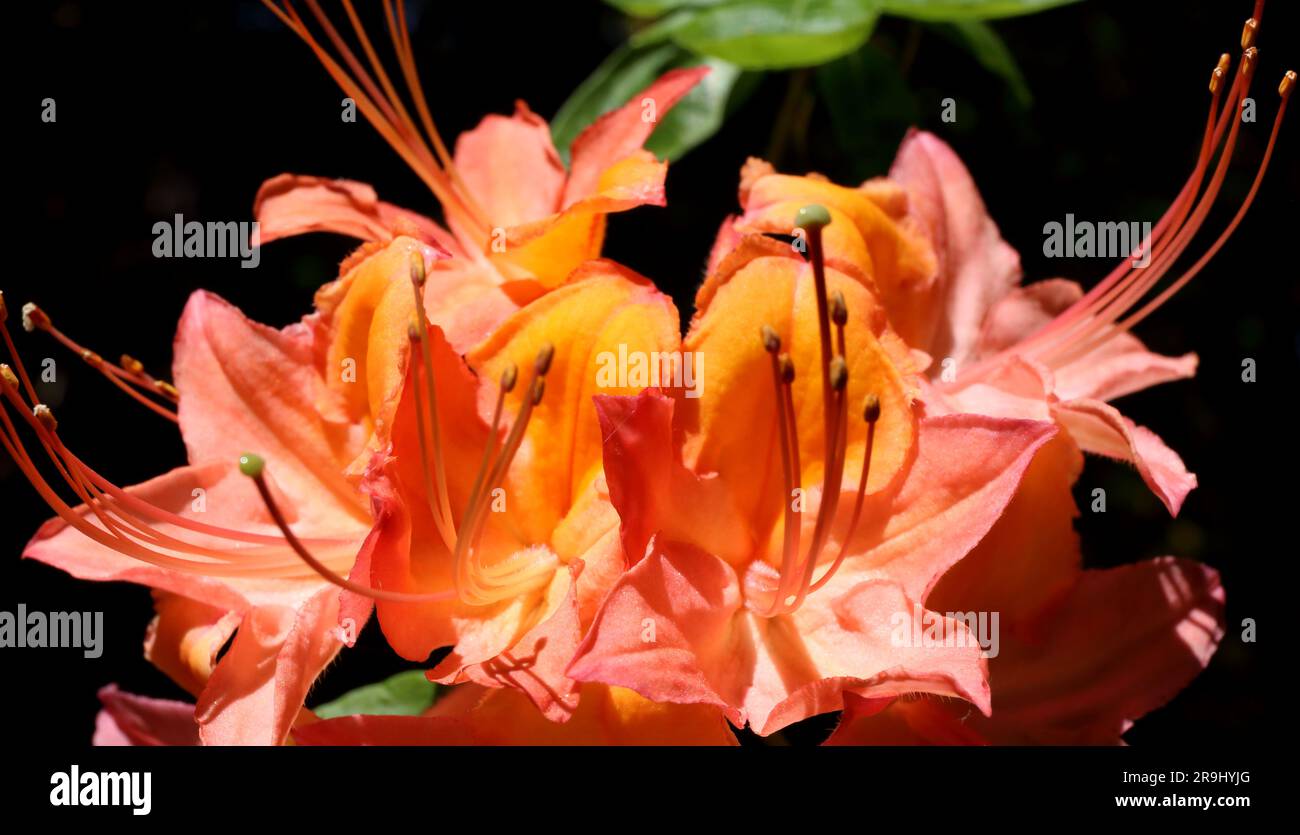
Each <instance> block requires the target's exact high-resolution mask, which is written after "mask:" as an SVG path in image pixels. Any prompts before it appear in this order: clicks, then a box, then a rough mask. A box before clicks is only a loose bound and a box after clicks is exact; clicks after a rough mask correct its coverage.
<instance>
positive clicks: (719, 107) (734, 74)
mask: <svg viewBox="0 0 1300 835" xmlns="http://www.w3.org/2000/svg"><path fill="white" fill-rule="evenodd" d="M698 64H708V66H709V68H710V72H709V74H708V75H706V76H705V77H704V79H703V80H702V81H701V82H700V83H699V84H698V85H696V87H695V89H694V90H692V91H691V92H689V93H687V94H686V97H685V98H683V99H682V100H681V101H679V102H678V103H677V106H676V107H674V108H673V109H672V110H670V111H669V112H668V115H667V116H665V117H664V118H663V119H662V120H661V121H660V122H659V126H658V127H656V128H655V132H654V133H653V134H651V135H650V139H649V141H647V142H646V145H645V146H646V148H647V149H648V150H649V151H651V152H652V153H653V154H654V155H655V156H657V157H659V158H660V159H667V160H678V159H681V158H682V157H683V156H684V155H685V154H686V152H687V151H689V150H691V149H692V148H694V147H695V146H696V145H699V144H700V143H702V142H704V141H705V140H707V139H708V138H709V137H710V136H713V134H715V133H717V132H718V129H719V128H721V127H722V123H723V120H724V119H725V118H726V116H727V114H728V113H730V112H731V111H733V110H735V108H736V107H737V106H739V104H740V103H741V101H743V100H744V99H745V98H747V97H748V96H749V94H750V93H751V92H753V90H754V87H755V86H756V82H757V80H758V75H757V74H756V73H747V72H744V71H743V70H741V69H740V67H737V66H736V65H735V64H732V63H729V62H727V61H723V60H720V59H718V58H707V59H705V60H703V61H699V60H695V61H691V62H689V63H687V64H684V66H694V65H698Z"/></svg>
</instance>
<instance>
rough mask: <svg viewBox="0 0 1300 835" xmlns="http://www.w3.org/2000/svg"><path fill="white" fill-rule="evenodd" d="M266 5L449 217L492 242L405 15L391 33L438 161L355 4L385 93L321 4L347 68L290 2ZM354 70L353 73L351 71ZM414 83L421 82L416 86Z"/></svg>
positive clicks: (319, 16)
mask: <svg viewBox="0 0 1300 835" xmlns="http://www.w3.org/2000/svg"><path fill="white" fill-rule="evenodd" d="M262 3H263V5H265V6H266V7H267V8H268V9H270V10H271V11H272V13H274V14H275V15H276V17H278V18H279V19H280V20H281V22H283V23H284V24H285V25H286V26H288V27H289V29H290V30H291V31H292V32H293V33H294V34H295V35H297V36H298V37H299V38H300V39H301V40H302V41H303V43H305V44H306V45H307V46H308V47H309V48H310V49H311V50H312V52H313V53H314V54H315V55H316V58H317V60H319V61H320V62H321V64H322V66H324V68H325V70H326V72H328V73H329V74H330V76H331V77H332V78H333V79H334V81H335V83H337V84H338V85H339V87H340V89H342V90H343V92H344V93H345V94H346V95H347V96H349V97H350V98H352V99H353V100H354V101H355V102H356V103H357V107H358V108H360V110H361V112H362V113H363V114H364V115H365V116H366V118H367V119H368V120H369V121H370V123H371V124H372V125H374V127H375V129H376V130H377V131H379V133H380V135H381V136H383V138H384V139H385V141H387V142H388V144H389V145H390V146H392V148H393V150H395V151H396V152H397V153H398V155H400V156H401V157H402V159H403V160H405V161H406V163H407V165H409V166H410V167H411V169H412V170H413V171H414V172H415V173H416V174H417V175H418V176H419V177H420V179H422V180H423V181H424V182H425V184H426V185H427V186H428V187H429V189H430V190H431V191H432V192H433V194H434V196H435V197H436V198H437V199H438V201H439V202H440V203H441V204H442V207H443V210H444V211H445V212H446V213H447V215H448V216H449V217H455V218H456V219H457V220H459V221H460V223H461V224H462V226H463V227H464V228H465V229H466V231H470V232H473V233H475V235H476V237H477V238H478V239H479V240H481V241H483V242H486V241H487V239H488V236H489V234H490V229H491V227H492V224H491V222H490V221H489V219H488V218H487V216H486V215H485V213H484V212H483V210H482V208H481V207H480V206H479V205H478V204H477V202H476V201H475V200H474V198H473V195H472V194H471V193H470V192H469V190H468V189H467V188H465V185H464V182H463V181H462V180H461V178H460V177H459V175H458V174H457V173H456V172H455V166H454V165H453V164H452V160H451V157H450V156H449V155H448V154H447V153H446V147H445V145H444V143H443V142H442V139H441V137H439V136H438V134H437V131H436V128H435V127H434V125H433V120H432V118H429V117H428V115H427V109H428V108H427V105H426V104H425V103H424V98H423V93H422V90H421V89H420V87H419V82H418V78H416V74H415V70H414V62H413V59H412V57H411V51H410V39H409V32H408V31H407V30H406V19H405V13H404V12H403V13H402V14H401V16H400V22H398V23H393V22H391V21H390V34H391V35H392V36H393V47H394V49H395V51H396V52H397V55H398V58H399V62H401V63H402V64H403V75H404V77H405V78H406V81H407V86H408V88H409V89H410V92H411V95H412V98H413V99H414V100H415V101H416V106H417V109H418V110H419V111H420V114H421V118H422V121H423V122H424V126H425V129H426V131H428V132H429V134H430V136H431V138H432V139H433V144H434V147H435V149H436V151H437V159H435V156H434V151H431V150H430V149H429V146H428V145H427V144H426V143H425V142H424V140H423V138H422V137H421V135H420V132H419V129H418V128H417V127H416V126H415V123H414V122H413V121H412V120H411V117H410V114H409V112H408V111H407V110H406V108H405V106H404V105H403V104H402V101H401V97H400V96H399V95H398V93H397V90H396V88H395V87H394V86H393V84H392V82H391V80H390V79H389V78H388V75H387V73H386V72H385V71H384V70H383V67H382V64H381V63H380V61H379V58H378V55H377V54H376V53H375V50H374V48H373V46H372V45H371V43H370V40H369V38H368V37H367V36H366V35H365V33H364V28H363V27H362V26H361V22H360V19H359V18H358V17H357V16H356V12H355V10H354V9H353V8H352V4H351V3H350V2H345V4H344V6H345V9H346V11H347V13H348V17H349V20H350V21H351V23H352V25H353V29H354V31H356V33H357V36H358V39H359V40H360V41H361V44H362V49H363V51H364V52H365V53H366V55H367V58H368V59H369V61H370V63H371V66H372V67H373V68H374V70H375V73H376V75H378V76H379V79H380V85H382V87H383V90H380V87H379V86H378V85H376V83H375V81H374V80H373V79H372V78H371V76H370V74H369V73H368V72H367V71H366V69H365V67H364V66H362V64H361V62H360V61H359V60H358V59H357V58H356V56H355V54H353V52H352V51H351V49H350V48H349V47H348V46H347V43H346V41H344V39H343V37H342V36H341V35H340V34H339V32H338V30H337V29H336V28H335V27H334V26H333V24H332V23H330V21H329V18H328V16H327V15H326V14H324V12H323V11H322V10H321V9H320V7H319V5H318V4H317V3H316V2H315V0H308V7H309V9H310V10H311V12H312V14H313V16H314V17H315V18H316V20H317V22H318V23H319V25H320V26H321V28H322V29H323V30H324V31H325V35H326V37H327V39H328V40H329V41H330V42H331V43H332V44H333V46H334V47H335V49H336V50H337V51H338V53H339V55H340V57H341V58H342V60H343V63H344V64H346V65H347V69H345V68H344V67H343V66H341V65H340V64H339V63H338V62H337V61H335V60H334V59H333V58H332V57H331V56H330V55H329V53H328V52H327V51H326V50H325V48H324V47H323V46H322V45H321V44H320V42H319V41H317V40H316V38H315V36H314V35H312V33H311V31H310V30H309V29H308V28H307V25H306V23H305V22H304V21H303V19H302V18H301V17H300V16H299V15H298V13H297V11H295V10H294V8H293V6H292V5H291V4H290V3H289V2H287V0H286V2H285V3H284V5H283V8H282V7H281V6H280V5H279V4H277V3H276V2H274V0H262ZM388 14H389V15H390V16H391V12H388ZM398 27H400V29H399V28H398ZM408 65H409V68H408ZM349 69H350V70H351V74H349V72H348V70H349ZM413 79H415V80H414V83H413V81H412V80H413ZM440 162H441V165H440V164H439V163H440Z"/></svg>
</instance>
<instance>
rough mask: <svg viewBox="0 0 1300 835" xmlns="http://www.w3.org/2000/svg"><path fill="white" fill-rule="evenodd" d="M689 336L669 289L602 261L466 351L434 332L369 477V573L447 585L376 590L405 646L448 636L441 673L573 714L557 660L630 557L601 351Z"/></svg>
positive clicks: (419, 647)
mask: <svg viewBox="0 0 1300 835" xmlns="http://www.w3.org/2000/svg"><path fill="white" fill-rule="evenodd" d="M678 341H679V336H678V331H677V313H676V309H675V308H674V307H673V305H672V303H671V301H669V299H668V298H667V297H666V296H663V295H662V294H660V293H658V292H657V291H656V290H655V289H654V287H653V286H652V285H651V284H650V283H649V282H648V281H646V280H645V279H643V278H641V277H640V276H636V275H635V274H632V273H630V272H627V271H626V270H623V269H622V268H620V267H617V266H616V265H614V264H612V263H609V262H593V263H591V264H589V265H588V266H587V267H586V268H584V269H583V270H580V271H579V272H578V274H576V275H575V276H574V279H573V280H572V281H571V282H570V283H569V284H567V285H566V286H564V287H562V288H560V289H558V290H555V291H553V292H551V293H549V294H547V295H546V296H544V297H542V298H540V299H538V300H537V301H534V302H532V303H531V304H529V305H526V306H524V307H523V308H521V309H520V310H519V311H518V312H517V313H516V314H514V315H513V316H511V317H510V318H508V319H506V320H505V321H504V322H503V323H501V325H500V326H499V327H498V328H497V330H496V331H495V333H494V334H493V335H492V336H491V337H490V338H489V339H487V340H485V341H484V342H482V343H481V344H479V345H478V346H476V347H474V348H473V349H472V350H471V351H470V352H469V353H467V354H466V355H465V357H464V359H462V358H461V357H460V356H458V355H457V354H456V353H455V352H454V351H453V349H452V348H451V346H450V345H449V344H448V343H447V342H446V340H445V339H443V338H442V336H441V333H440V331H439V330H438V329H437V328H433V329H432V330H431V331H430V340H429V342H430V345H429V347H430V351H429V353H428V355H427V359H428V360H429V363H428V364H427V365H426V363H425V359H424V358H421V359H420V360H419V361H418V362H417V367H415V368H413V369H412V370H411V376H410V378H409V380H408V385H407V387H406V389H405V391H404V393H403V397H402V401H401V404H400V406H399V408H398V412H397V416H396V424H395V427H394V430H393V435H392V444H391V451H390V452H389V453H388V454H387V456H381V457H380V458H379V459H377V460H376V462H375V464H374V466H373V468H372V472H371V475H370V478H369V479H368V484H369V487H368V489H369V490H370V491H371V492H372V493H373V494H374V495H375V496H376V498H377V500H378V505H377V506H378V507H379V519H380V521H379V527H378V530H377V536H376V539H375V543H374V545H375V550H374V553H373V555H372V557H371V568H370V571H371V576H372V577H373V581H374V582H373V584H374V586H375V587H377V588H381V589H384V590H387V591H394V592H398V593H401V594H420V595H426V596H433V597H437V598H439V599H435V600H429V601H425V602H406V601H402V600H394V601H388V600H380V601H379V603H378V614H379V622H380V626H381V627H382V628H383V630H384V634H385V636H386V637H387V638H388V641H389V643H390V644H391V645H392V647H393V648H394V649H395V650H396V651H397V652H398V653H399V654H401V655H402V656H404V657H406V658H410V659H412V660H423V659H425V658H426V657H428V655H429V653H430V652H432V651H433V650H435V649H437V648H439V647H443V646H447V645H451V646H452V652H451V655H450V656H448V657H447V658H446V659H444V660H443V662H442V663H441V664H440V665H439V666H438V667H437V669H435V670H433V671H432V672H431V674H430V675H431V677H432V678H435V679H436V680H439V681H444V682H461V681H475V682H478V683H480V684H485V685H490V686H513V687H517V688H519V689H521V690H523V691H524V692H525V693H527V694H528V695H529V697H530V698H532V699H533V700H534V702H535V703H536V704H537V705H538V707H539V708H540V709H541V710H543V711H544V712H545V713H546V714H547V715H548V716H549V717H550V718H552V719H555V720H563V719H565V718H567V717H568V716H569V715H570V714H571V713H572V711H573V708H574V703H575V702H576V698H577V695H576V689H577V688H576V685H575V684H574V683H573V682H572V681H570V680H569V679H568V678H567V677H565V676H564V668H565V666H566V665H567V664H568V662H569V660H570V657H571V655H572V651H573V648H574V647H575V646H576V645H577V642H578V640H580V638H581V636H582V634H583V632H584V631H585V626H586V625H587V624H588V623H590V620H591V617H592V614H593V612H594V610H595V607H596V605H597V604H598V603H599V601H600V599H601V597H602V596H603V593H604V590H605V589H606V588H608V586H609V584H610V583H611V582H612V579H613V577H615V576H616V575H617V573H618V572H619V570H621V568H622V563H623V561H622V556H621V552H620V550H619V543H618V537H617V524H618V520H617V516H616V514H615V513H614V511H613V509H612V507H611V506H610V503H609V499H608V497H607V494H606V491H605V483H604V478H603V476H602V468H601V434H600V427H599V425H598V422H597V417H596V414H595V412H594V410H593V409H592V408H591V405H590V403H591V398H592V396H593V394H595V393H596V392H597V391H599V390H600V389H599V383H598V380H597V378H596V366H595V362H594V360H595V358H597V357H598V356H599V355H600V354H602V352H606V351H609V352H616V351H618V350H619V349H620V348H622V349H624V350H626V351H629V352H637V353H643V354H645V355H646V356H653V355H654V354H655V353H664V352H673V351H675V350H676V349H677V344H678ZM426 370H432V374H431V375H426V373H425V372H426ZM636 390H637V388H634V387H626V386H625V387H623V388H612V389H610V391H613V392H632V391H636ZM431 402H436V404H437V407H436V408H437V411H436V415H437V420H433V419H431V414H432V413H431V410H429V408H428V404H429V403H431ZM507 427H508V429H507Z"/></svg>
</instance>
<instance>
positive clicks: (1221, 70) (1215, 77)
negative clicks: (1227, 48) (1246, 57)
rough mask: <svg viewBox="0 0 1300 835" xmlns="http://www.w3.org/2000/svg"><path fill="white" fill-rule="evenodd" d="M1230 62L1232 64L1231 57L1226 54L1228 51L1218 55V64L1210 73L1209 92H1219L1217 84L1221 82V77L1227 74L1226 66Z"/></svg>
mask: <svg viewBox="0 0 1300 835" xmlns="http://www.w3.org/2000/svg"><path fill="white" fill-rule="evenodd" d="M1231 64H1232V58H1231V57H1230V56H1229V55H1228V53H1226V52H1225V53H1223V54H1222V55H1220V56H1219V63H1218V66H1216V67H1215V68H1214V72H1212V73H1210V92H1211V93H1217V92H1219V84H1220V83H1222V81H1223V77H1224V76H1225V75H1227V73H1228V67H1229V66H1230V65H1231Z"/></svg>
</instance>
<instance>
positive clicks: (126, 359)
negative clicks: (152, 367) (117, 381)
mask: <svg viewBox="0 0 1300 835" xmlns="http://www.w3.org/2000/svg"><path fill="white" fill-rule="evenodd" d="M121 365H122V368H124V369H126V371H127V373H129V374H137V375H139V374H143V373H144V363H142V362H140V360H138V359H136V358H135V357H133V356H131V355H130V354H123V355H122V360H121Z"/></svg>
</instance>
